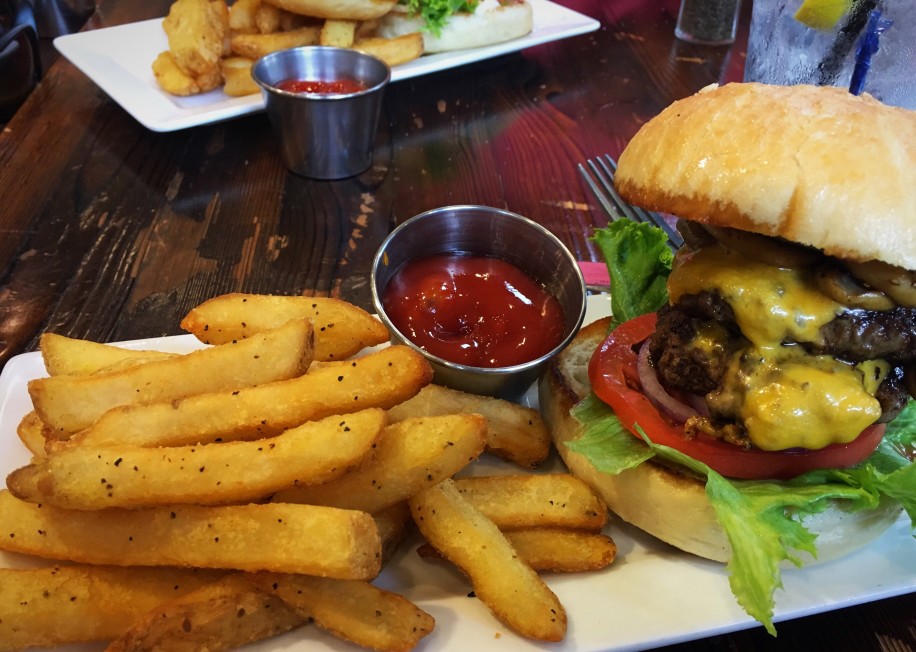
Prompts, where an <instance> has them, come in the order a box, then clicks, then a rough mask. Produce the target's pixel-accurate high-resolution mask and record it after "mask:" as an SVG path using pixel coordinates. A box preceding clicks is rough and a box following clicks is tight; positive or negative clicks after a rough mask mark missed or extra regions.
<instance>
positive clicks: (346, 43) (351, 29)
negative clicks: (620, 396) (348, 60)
mask: <svg viewBox="0 0 916 652" xmlns="http://www.w3.org/2000/svg"><path fill="white" fill-rule="evenodd" d="M355 33H356V21H355V20H326V21H324V25H322V26H321V35H320V36H319V37H318V42H319V43H320V44H321V45H327V46H331V47H335V48H348V47H350V46H351V45H353V36H354V34H355Z"/></svg>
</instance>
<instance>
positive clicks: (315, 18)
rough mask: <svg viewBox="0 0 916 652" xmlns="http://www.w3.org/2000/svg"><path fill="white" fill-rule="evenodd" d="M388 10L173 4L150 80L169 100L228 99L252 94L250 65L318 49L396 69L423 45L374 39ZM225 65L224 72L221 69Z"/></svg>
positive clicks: (180, 0)
mask: <svg viewBox="0 0 916 652" xmlns="http://www.w3.org/2000/svg"><path fill="white" fill-rule="evenodd" d="M394 5H395V2H394V0H377V1H376V2H373V3H350V2H338V3H329V2H326V1H323V0H322V1H320V2H316V1H315V0H270V1H269V2H268V1H267V0H264V1H262V0H236V1H235V2H234V3H233V4H232V5H231V6H227V5H226V2H225V0H175V2H174V4H173V5H172V6H171V8H170V9H169V13H168V16H166V18H165V19H164V20H163V21H162V27H163V29H164V30H165V32H166V35H167V36H168V42H169V49H168V50H166V51H165V52H162V53H160V54H159V56H158V57H157V58H156V60H155V61H154V62H153V65H152V67H153V75H154V76H155V78H156V81H157V82H158V83H159V86H160V87H161V88H162V90H164V91H165V92H167V93H170V94H172V95H179V96H187V95H196V94H198V93H205V92H207V91H211V90H214V89H216V88H219V87H220V86H221V85H222V86H223V90H224V91H225V92H226V94H227V95H230V96H240V95H249V94H255V93H257V92H259V88H258V86H257V84H255V83H254V82H253V81H252V80H251V79H250V77H251V65H252V63H253V61H254V60H256V59H258V58H260V57H262V56H264V55H265V54H269V53H271V52H274V51H276V50H282V49H286V48H292V47H299V46H303V45H317V44H320V45H330V46H335V47H345V48H354V49H357V50H361V51H363V52H367V53H369V54H372V55H374V56H376V57H378V58H380V59H382V60H383V61H385V62H386V63H387V64H388V65H390V66H396V65H399V64H402V63H406V62H408V61H412V60H413V59H416V58H418V57H420V56H422V54H423V37H422V35H421V34H420V33H419V32H416V33H414V34H407V35H404V36H400V37H397V38H391V39H388V38H381V37H377V36H375V31H374V30H375V26H376V21H377V19H378V18H380V17H381V16H383V15H384V14H386V13H387V12H388V11H390V10H391V8H392V7H393V6H394ZM227 44H228V47H227ZM230 57H231V58H233V59H234V60H233V61H232V62H231V63H230V64H227V63H225V61H221V60H222V59H225V58H230ZM246 77H247V79H246Z"/></svg>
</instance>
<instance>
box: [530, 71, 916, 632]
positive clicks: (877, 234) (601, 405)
mask: <svg viewBox="0 0 916 652" xmlns="http://www.w3.org/2000/svg"><path fill="white" fill-rule="evenodd" d="M616 185H617V188H618V191H619V192H620V194H621V195H622V196H623V197H624V198H625V199H627V200H628V201H630V202H631V203H633V204H637V205H639V206H642V207H645V208H648V209H651V210H656V211H661V212H664V213H668V214H671V215H676V216H677V217H678V218H679V222H678V229H679V230H680V231H681V233H682V234H683V236H684V239H685V245H684V246H683V247H681V248H680V249H679V250H678V251H677V253H676V254H675V255H674V256H673V259H672V255H671V253H670V250H668V249H667V248H666V247H665V243H664V235H663V234H661V232H660V230H657V229H654V227H649V226H648V225H636V224H634V223H624V222H615V223H613V224H611V225H609V227H608V229H605V230H602V231H601V232H600V233H599V234H598V235H597V236H596V238H597V239H598V240H599V242H600V243H601V244H602V249H603V250H604V251H605V257H606V258H607V262H608V265H609V267H610V268H611V276H612V279H616V283H615V284H614V286H613V287H612V296H613V295H614V294H615V293H618V292H619V293H621V294H622V295H624V298H625V299H626V298H627V297H636V298H637V300H635V301H629V302H628V300H627V301H622V302H615V303H613V304H612V305H613V306H614V312H615V314H614V319H613V320H610V319H608V320H602V321H600V322H596V323H595V324H592V325H590V326H588V327H586V328H584V329H583V330H582V331H581V332H580V334H579V335H578V337H577V338H576V340H574V341H573V343H572V344H571V345H570V346H569V348H567V350H566V351H564V352H563V353H562V354H561V355H560V356H559V357H558V358H557V359H556V360H555V362H554V364H553V366H552V367H551V369H550V371H549V373H547V374H546V375H545V376H544V377H543V378H542V380H541V385H540V400H541V408H542V410H543V411H544V413H545V417H546V419H547V421H548V423H549V424H550V426H551V428H552V431H553V436H554V439H555V442H556V444H557V448H558V450H559V452H560V454H561V456H562V457H563V459H564V460H565V462H566V464H567V465H568V466H569V468H570V470H571V471H572V472H573V473H574V474H577V475H579V476H580V477H582V478H583V479H584V480H586V481H587V482H589V483H590V484H592V485H593V486H594V487H595V488H596V489H597V490H598V491H599V493H601V495H602V496H603V497H604V498H605V500H606V501H607V503H608V505H609V507H610V508H611V509H612V511H614V512H615V513H616V514H617V515H618V516H620V518H622V519H623V520H625V521H628V522H630V523H632V524H634V525H635V526H637V527H639V528H641V529H643V530H645V531H646V532H648V533H650V534H652V535H654V536H656V537H658V538H659V539H662V540H664V541H666V542H668V543H670V544H672V545H674V546H677V547H679V548H681V549H682V550H685V551H687V552H690V553H693V554H696V555H700V556H702V557H706V558H709V559H713V560H716V561H722V562H727V563H728V569H729V575H730V582H731V586H732V589H733V591H734V592H735V594H736V597H737V599H738V601H739V602H740V603H741V605H742V606H743V607H744V608H745V609H746V610H747V611H748V613H749V614H750V615H751V616H753V617H755V618H757V619H758V620H760V621H761V622H762V623H764V624H765V625H766V626H767V628H768V629H769V630H770V631H771V632H772V631H773V626H772V609H773V592H774V591H775V589H776V588H777V587H779V586H780V580H779V569H780V567H781V566H783V565H785V563H786V562H790V563H792V564H795V565H802V564H804V563H811V562H813V561H823V560H825V559H831V558H835V557H838V556H841V555H843V554H846V553H848V552H851V551H852V550H854V549H856V548H858V547H860V546H862V545H864V544H865V543H866V542H868V541H870V540H872V539H874V538H875V537H877V536H879V535H880V534H881V533H882V532H883V531H884V530H886V529H887V528H888V527H889V526H890V525H891V524H893V523H894V522H895V521H896V520H897V519H898V517H899V516H900V513H901V511H902V510H906V512H907V513H908V514H909V516H910V517H911V519H914V518H916V465H913V464H912V461H913V454H914V447H916V408H912V409H911V403H912V401H911V399H910V395H911V394H912V393H913V392H914V387H916V274H914V272H913V271H912V270H916V113H913V112H910V111H906V110H903V109H898V108H893V107H888V106H885V105H882V104H881V103H879V102H878V101H876V100H874V99H872V98H871V97H867V96H865V97H856V96H853V95H850V94H849V93H847V92H845V91H844V90H841V89H836V88H823V87H810V86H794V87H777V86H767V85H761V84H729V85H726V86H723V87H710V88H708V89H704V90H703V91H701V92H699V93H697V94H696V95H694V96H692V97H689V98H686V99H684V100H681V101H679V102H675V103H674V104H673V105H672V106H670V107H669V108H667V109H666V110H664V111H663V112H662V113H661V114H660V115H658V116H657V117H656V118H654V119H652V120H651V121H649V122H648V123H647V124H646V125H644V126H643V128H642V129H640V131H639V132H638V133H637V134H636V136H635V137H634V138H633V140H632V141H631V142H630V143H629V145H628V146H627V147H626V149H625V151H624V152H623V154H622V155H621V156H620V160H619V167H618V170H617V174H616ZM656 231H657V232H656ZM634 261H641V262H639V264H638V265H634ZM636 267H638V268H639V270H640V271H639V272H638V273H636V272H634V271H633V270H634V269H635V268H636ZM669 268H670V274H669ZM647 275H649V276H652V275H654V276H656V278H654V279H653V278H649V279H647V278H645V276H647ZM665 277H667V278H666V280H665ZM659 279H662V281H661V282H659ZM628 283H637V284H639V289H638V290H636V291H633V290H632V288H627V287H623V286H624V284H628ZM653 288H654V289H658V288H661V291H660V292H655V291H652V290H653ZM639 301H643V302H644V303H645V304H646V305H642V306H640V305H638V303H639ZM618 312H620V313H623V314H618Z"/></svg>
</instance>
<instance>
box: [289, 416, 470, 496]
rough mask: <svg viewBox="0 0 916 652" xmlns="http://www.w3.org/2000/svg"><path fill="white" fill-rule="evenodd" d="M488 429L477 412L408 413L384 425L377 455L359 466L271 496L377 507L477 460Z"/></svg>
mask: <svg viewBox="0 0 916 652" xmlns="http://www.w3.org/2000/svg"><path fill="white" fill-rule="evenodd" d="M485 435H486V424H485V422H484V420H483V417H481V416H480V415H479V414H449V415H443V416H439V417H421V418H417V419H407V420H406V421H402V422H400V423H397V424H393V425H391V426H388V427H387V428H385V431H384V432H383V433H382V437H381V439H380V441H379V443H378V446H377V447H376V451H375V455H374V456H373V457H372V458H370V459H368V460H367V461H366V462H365V463H364V464H363V465H362V466H360V467H359V468H358V469H355V470H353V471H351V472H350V473H347V474H345V475H342V476H341V477H339V478H337V480H333V481H331V482H328V483H325V484H321V485H315V486H312V487H296V488H293V489H288V490H286V491H281V492H278V493H277V494H276V495H275V496H274V498H273V500H274V501H276V502H297V503H299V502H301V503H309V504H313V505H328V506H331V507H341V508H344V509H360V510H363V511H366V512H377V511H379V510H381V509H384V508H386V507H389V506H391V505H394V504H396V503H399V502H401V501H404V500H407V499H408V498H410V497H411V496H412V495H413V494H415V493H417V492H418V491H420V490H421V489H424V488H426V487H431V486H433V485H435V484H436V483H438V482H439V481H441V480H443V479H445V478H450V477H451V476H453V475H454V474H455V473H457V472H458V471H460V470H461V469H463V468H464V467H465V466H467V465H468V464H470V463H471V462H473V461H474V460H475V459H477V457H478V455H480V453H481V452H482V451H483V447H484V438H485Z"/></svg>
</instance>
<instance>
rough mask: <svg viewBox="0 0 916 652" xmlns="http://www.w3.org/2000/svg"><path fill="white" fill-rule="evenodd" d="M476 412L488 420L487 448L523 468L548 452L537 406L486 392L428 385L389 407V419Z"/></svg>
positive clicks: (544, 427)
mask: <svg viewBox="0 0 916 652" xmlns="http://www.w3.org/2000/svg"><path fill="white" fill-rule="evenodd" d="M455 412H475V413H477V414H481V415H483V416H484V418H486V420H487V451H488V452H490V453H493V454H494V455H498V456H500V457H502V458H503V459H506V460H509V461H510V462H514V463H515V464H518V465H519V466H522V467H526V468H534V467H537V466H538V465H539V464H540V463H541V462H543V461H544V460H545V459H547V455H548V454H549V453H550V433H549V432H548V431H547V427H546V426H545V425H544V420H543V419H541V415H540V414H539V413H538V411H537V410H534V409H532V408H529V407H524V406H522V405H518V404H517V403H512V402H510V401H505V400H502V399H498V398H492V397H489V396H478V395H477V394H468V393H467V392H460V391H458V390H457V389H450V388H448V387H443V386H441V385H427V386H426V387H424V388H423V389H422V390H420V393H419V394H417V395H416V396H414V397H413V398H412V399H410V400H408V401H405V402H403V403H401V404H400V405H397V406H395V407H393V408H391V410H390V411H389V417H391V420H392V422H396V421H402V420H404V419H407V418H411V417H421V416H436V415H439V414H454V413H455Z"/></svg>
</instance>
